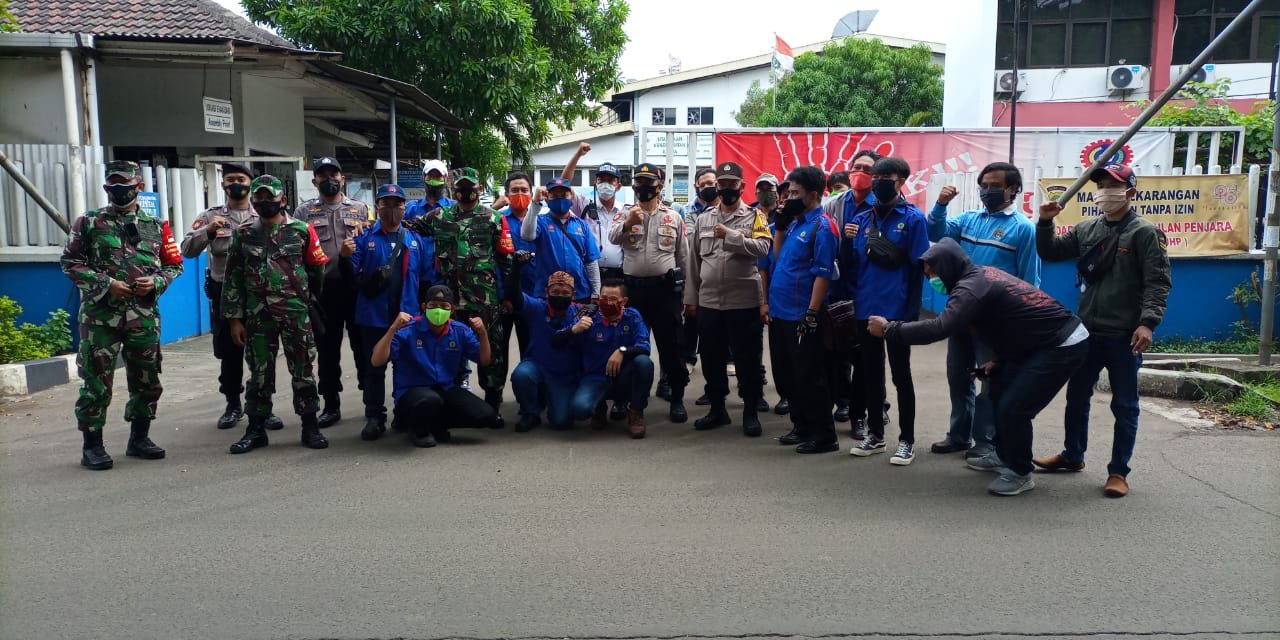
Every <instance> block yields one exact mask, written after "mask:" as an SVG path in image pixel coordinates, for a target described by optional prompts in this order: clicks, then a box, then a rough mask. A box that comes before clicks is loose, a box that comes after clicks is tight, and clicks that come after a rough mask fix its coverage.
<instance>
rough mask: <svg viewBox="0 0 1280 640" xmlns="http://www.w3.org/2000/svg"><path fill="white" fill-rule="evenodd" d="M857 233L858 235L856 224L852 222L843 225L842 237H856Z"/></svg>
mask: <svg viewBox="0 0 1280 640" xmlns="http://www.w3.org/2000/svg"><path fill="white" fill-rule="evenodd" d="M857 235H858V225H856V224H854V223H852V222H850V223H849V224H846V225H844V237H846V238H853V237H856V236H857Z"/></svg>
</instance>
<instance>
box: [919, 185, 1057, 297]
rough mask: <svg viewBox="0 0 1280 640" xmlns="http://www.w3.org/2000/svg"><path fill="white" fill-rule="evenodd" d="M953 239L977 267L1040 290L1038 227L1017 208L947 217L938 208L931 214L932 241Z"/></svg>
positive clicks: (971, 212) (941, 206) (945, 208)
mask: <svg viewBox="0 0 1280 640" xmlns="http://www.w3.org/2000/svg"><path fill="white" fill-rule="evenodd" d="M943 238H951V239H953V240H955V241H956V242H959V243H960V247H961V248H962V249H964V252H965V253H967V254H969V259H970V260H972V261H973V263H974V264H976V265H978V266H983V267H995V268H997V269H1000V270H1001V271H1004V272H1005V273H1008V274H1010V275H1012V276H1014V277H1017V278H1022V279H1023V280H1025V281H1026V282H1029V283H1031V284H1033V285H1035V286H1037V287H1038V286H1040V254H1038V253H1036V227H1035V225H1034V224H1032V223H1031V221H1030V220H1028V219H1027V217H1026V216H1024V215H1022V214H1021V213H1019V212H1018V204H1017V202H1016V201H1015V202H1014V204H1011V205H1009V208H1007V209H1005V210H1004V211H997V212H995V213H990V212H988V211H987V210H986V209H979V210H977V211H966V212H964V213H962V214H960V215H958V216H955V217H953V218H948V217H947V207H946V206H945V205H940V204H935V205H933V210H932V211H930V212H929V240H931V241H933V242H937V241H939V240H941V239H943Z"/></svg>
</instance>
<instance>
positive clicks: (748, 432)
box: [742, 407, 764, 438]
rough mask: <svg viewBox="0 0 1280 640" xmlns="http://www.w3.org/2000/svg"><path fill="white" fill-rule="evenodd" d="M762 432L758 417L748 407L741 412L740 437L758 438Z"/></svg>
mask: <svg viewBox="0 0 1280 640" xmlns="http://www.w3.org/2000/svg"><path fill="white" fill-rule="evenodd" d="M761 433H764V431H763V430H762V429H761V428H760V416H758V415H756V412H755V411H752V410H751V408H750V407H747V408H745V409H743V410H742V435H744V436H746V437H748V438H759V437H760V434H761Z"/></svg>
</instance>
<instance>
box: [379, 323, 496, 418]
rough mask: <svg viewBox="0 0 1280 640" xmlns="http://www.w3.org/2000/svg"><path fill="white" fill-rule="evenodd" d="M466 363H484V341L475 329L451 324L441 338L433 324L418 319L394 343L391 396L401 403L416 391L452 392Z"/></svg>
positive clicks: (398, 334) (392, 345)
mask: <svg viewBox="0 0 1280 640" xmlns="http://www.w3.org/2000/svg"><path fill="white" fill-rule="evenodd" d="M466 360H471V361H472V362H476V363H479V362H480V340H479V339H478V338H476V334H475V332H474V331H472V330H471V327H468V326H467V325H465V324H463V323H461V322H458V321H457V320H450V321H449V328H448V329H447V330H446V331H445V332H444V333H441V334H439V335H437V334H436V332H435V331H432V330H431V323H429V322H427V321H426V320H425V319H423V318H414V320H413V322H410V323H409V324H408V325H406V326H405V327H404V328H403V329H401V330H399V331H397V332H396V335H395V337H394V338H392V339H391V358H390V360H389V361H390V362H391V364H392V376H391V379H392V384H393V389H392V392H391V396H392V397H393V398H395V399H396V400H399V399H400V396H402V395H404V392H406V391H408V390H409V389H412V388H413V387H439V388H440V389H443V390H446V391H447V390H449V389H452V388H454V386H455V385H454V381H455V380H456V379H457V377H458V374H459V373H461V372H462V366H463V362H464V361H466Z"/></svg>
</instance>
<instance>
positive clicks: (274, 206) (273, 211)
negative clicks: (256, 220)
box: [253, 200, 283, 218]
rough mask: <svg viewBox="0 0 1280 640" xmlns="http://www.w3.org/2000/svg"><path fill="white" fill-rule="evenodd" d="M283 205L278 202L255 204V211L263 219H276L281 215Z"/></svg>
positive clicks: (268, 201) (269, 201) (270, 201)
mask: <svg viewBox="0 0 1280 640" xmlns="http://www.w3.org/2000/svg"><path fill="white" fill-rule="evenodd" d="M282 208H283V205H281V204H280V202H279V201H278V200H267V201H266V202H255V203H253V210H254V211H257V212H258V216H260V217H263V218H274V217H276V216H278V215H280V210H281V209H282Z"/></svg>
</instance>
